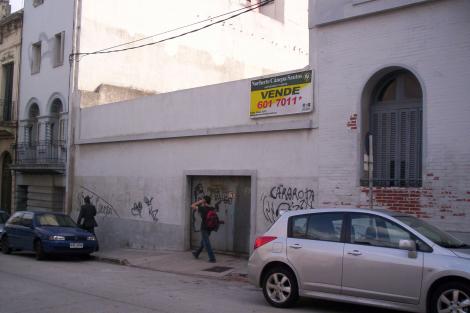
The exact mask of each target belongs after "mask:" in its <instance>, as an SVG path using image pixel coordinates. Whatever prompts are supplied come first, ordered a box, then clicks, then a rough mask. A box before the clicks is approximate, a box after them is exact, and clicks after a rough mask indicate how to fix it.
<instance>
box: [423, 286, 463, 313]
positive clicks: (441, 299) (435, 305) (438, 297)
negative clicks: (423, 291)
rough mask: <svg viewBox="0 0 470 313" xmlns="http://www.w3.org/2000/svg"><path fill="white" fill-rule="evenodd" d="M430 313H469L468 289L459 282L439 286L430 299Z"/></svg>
mask: <svg viewBox="0 0 470 313" xmlns="http://www.w3.org/2000/svg"><path fill="white" fill-rule="evenodd" d="M429 311H430V312H432V313H444V312H449V313H453V312H459V313H465V312H470V287H469V286H468V285H466V284H464V283H461V282H451V283H445V284H443V285H441V286H439V287H438V288H437V289H436V290H435V291H434V293H433V296H432V299H431V310H429Z"/></svg>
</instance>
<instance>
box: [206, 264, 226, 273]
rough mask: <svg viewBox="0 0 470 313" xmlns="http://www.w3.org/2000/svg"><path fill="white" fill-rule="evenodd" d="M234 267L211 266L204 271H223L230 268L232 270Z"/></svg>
mask: <svg viewBox="0 0 470 313" xmlns="http://www.w3.org/2000/svg"><path fill="white" fill-rule="evenodd" d="M232 268H233V267H227V266H214V267H211V268H207V269H205V270H204V271H205V272H214V273H222V272H225V271H228V270H231V269H232Z"/></svg>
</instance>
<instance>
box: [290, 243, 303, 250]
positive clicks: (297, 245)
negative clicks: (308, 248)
mask: <svg viewBox="0 0 470 313" xmlns="http://www.w3.org/2000/svg"><path fill="white" fill-rule="evenodd" d="M289 247H290V248H292V249H300V248H302V246H301V245H299V244H298V243H296V244H294V245H290V246H289Z"/></svg>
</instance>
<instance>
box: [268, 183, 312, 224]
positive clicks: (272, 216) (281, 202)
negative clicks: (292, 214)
mask: <svg viewBox="0 0 470 313" xmlns="http://www.w3.org/2000/svg"><path fill="white" fill-rule="evenodd" d="M314 201H315V192H314V191H313V189H312V188H308V187H307V188H297V187H295V186H284V185H283V184H279V185H276V186H273V187H271V189H270V191H269V193H267V194H262V195H261V202H262V208H263V214H264V217H265V219H266V221H267V222H269V223H271V224H272V223H274V222H275V221H276V219H277V218H278V217H279V214H280V212H283V211H296V210H305V209H313V208H314V206H313V204H314Z"/></svg>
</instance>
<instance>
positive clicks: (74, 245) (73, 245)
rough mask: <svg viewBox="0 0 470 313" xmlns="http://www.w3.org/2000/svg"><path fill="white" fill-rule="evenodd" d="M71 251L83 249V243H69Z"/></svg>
mask: <svg viewBox="0 0 470 313" xmlns="http://www.w3.org/2000/svg"><path fill="white" fill-rule="evenodd" d="M70 248H71V249H80V248H83V242H71V243H70Z"/></svg>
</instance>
